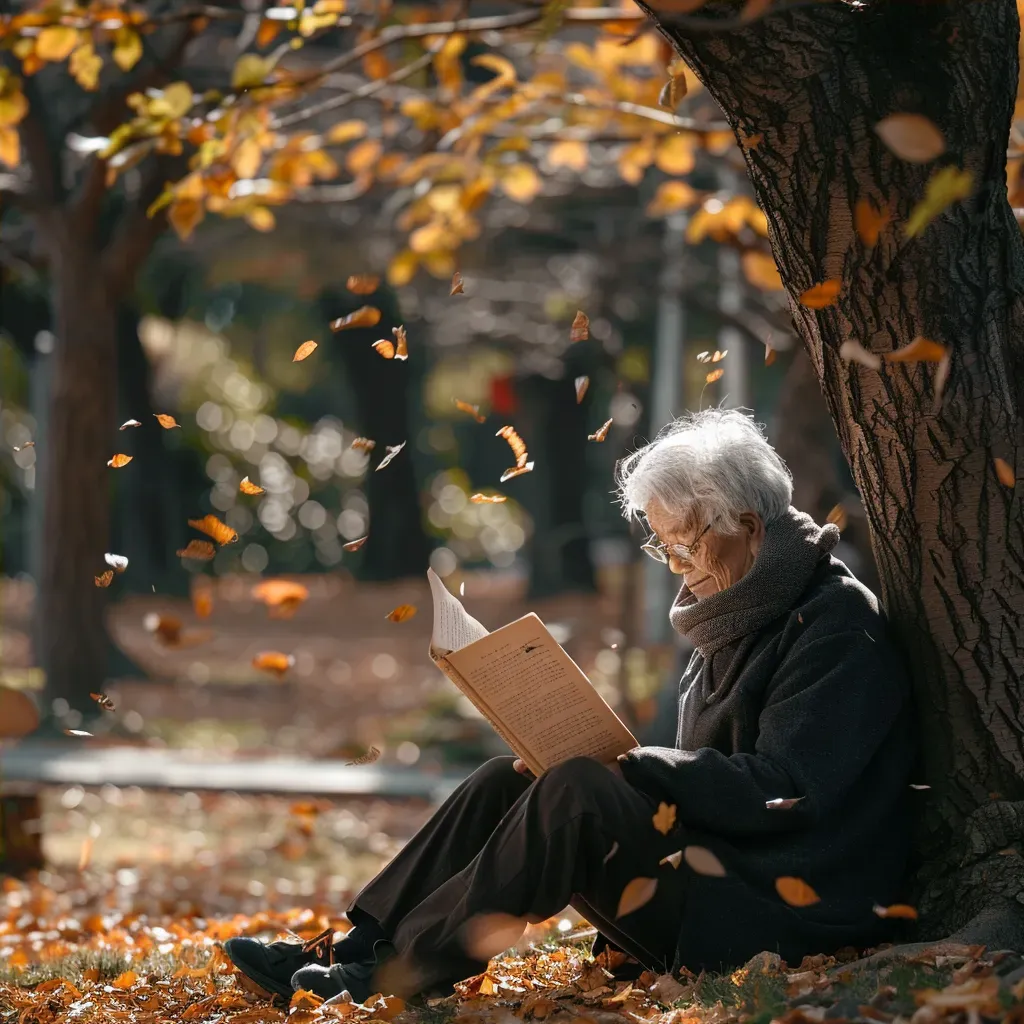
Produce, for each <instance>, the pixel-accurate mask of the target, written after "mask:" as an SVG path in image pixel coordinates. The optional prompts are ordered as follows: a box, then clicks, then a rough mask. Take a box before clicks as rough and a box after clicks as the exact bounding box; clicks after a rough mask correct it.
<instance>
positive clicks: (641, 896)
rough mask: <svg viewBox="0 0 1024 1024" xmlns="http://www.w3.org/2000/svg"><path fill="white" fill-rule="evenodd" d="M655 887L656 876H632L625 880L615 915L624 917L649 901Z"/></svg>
mask: <svg viewBox="0 0 1024 1024" xmlns="http://www.w3.org/2000/svg"><path fill="white" fill-rule="evenodd" d="M657 888H658V880H657V879H656V878H634V879H633V880H632V881H631V882H627V883H626V887H625V889H623V890H622V895H621V896H620V897H619V908H618V910H616V911H615V917H616V918H620V917H625V916H626V914H632V913H633V911H634V910H639V909H640V908H641V907H642V906H644V905H645V904H647V903H650V901H651V899H652V898H653V897H654V893H655V891H656V890H657Z"/></svg>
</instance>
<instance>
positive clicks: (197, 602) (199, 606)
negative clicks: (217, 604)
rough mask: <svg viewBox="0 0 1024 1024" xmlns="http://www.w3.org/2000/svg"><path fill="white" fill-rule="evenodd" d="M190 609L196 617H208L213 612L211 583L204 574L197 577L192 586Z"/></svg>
mask: <svg viewBox="0 0 1024 1024" xmlns="http://www.w3.org/2000/svg"><path fill="white" fill-rule="evenodd" d="M200 580H202V581H204V582H200ZM192 611H194V612H195V613H196V618H197V619H208V618H209V617H210V615H211V614H212V613H213V585H212V584H211V583H210V582H209V579H208V577H206V576H200V577H198V578H197V580H196V582H195V585H194V586H193V588H192Z"/></svg>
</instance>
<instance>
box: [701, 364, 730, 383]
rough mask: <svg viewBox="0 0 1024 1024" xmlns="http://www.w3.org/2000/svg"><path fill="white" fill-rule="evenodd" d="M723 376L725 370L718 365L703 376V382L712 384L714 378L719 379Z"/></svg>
mask: <svg viewBox="0 0 1024 1024" xmlns="http://www.w3.org/2000/svg"><path fill="white" fill-rule="evenodd" d="M724 376H725V370H723V369H722V368H721V367H719V368H718V369H717V370H712V371H711V372H710V373H709V374H708V375H707V376H706V377H705V378H704V383H705V384H714V383H715V381H716V380H721V379H722V378H723V377H724Z"/></svg>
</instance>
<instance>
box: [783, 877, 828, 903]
mask: <svg viewBox="0 0 1024 1024" xmlns="http://www.w3.org/2000/svg"><path fill="white" fill-rule="evenodd" d="M775 891H776V892H777V893H778V894H779V895H780V896H781V897H782V898H783V900H785V901H786V903H788V904H789V905H790V906H791V907H809V906H811V905H812V904H815V903H818V902H819V901H820V900H821V897H820V896H819V895H818V894H817V893H816V892H815V891H814V890H813V889H812V888H811V887H810V886H809V885H808V884H807V883H806V882H805V881H804V880H803V879H802V878H792V877H790V876H788V875H784V876H783V877H782V878H776V879H775Z"/></svg>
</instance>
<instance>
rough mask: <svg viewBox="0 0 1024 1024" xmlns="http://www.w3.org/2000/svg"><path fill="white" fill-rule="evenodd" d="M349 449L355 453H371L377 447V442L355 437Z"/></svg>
mask: <svg viewBox="0 0 1024 1024" xmlns="http://www.w3.org/2000/svg"><path fill="white" fill-rule="evenodd" d="M349 447H350V448H354V449H355V450H356V451H357V452H372V451H373V449H374V448H376V447H377V442H376V441H371V440H370V439H369V438H368V437H357V438H356V439H355V440H354V441H353V442H352V444H351V445H350V446H349Z"/></svg>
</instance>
